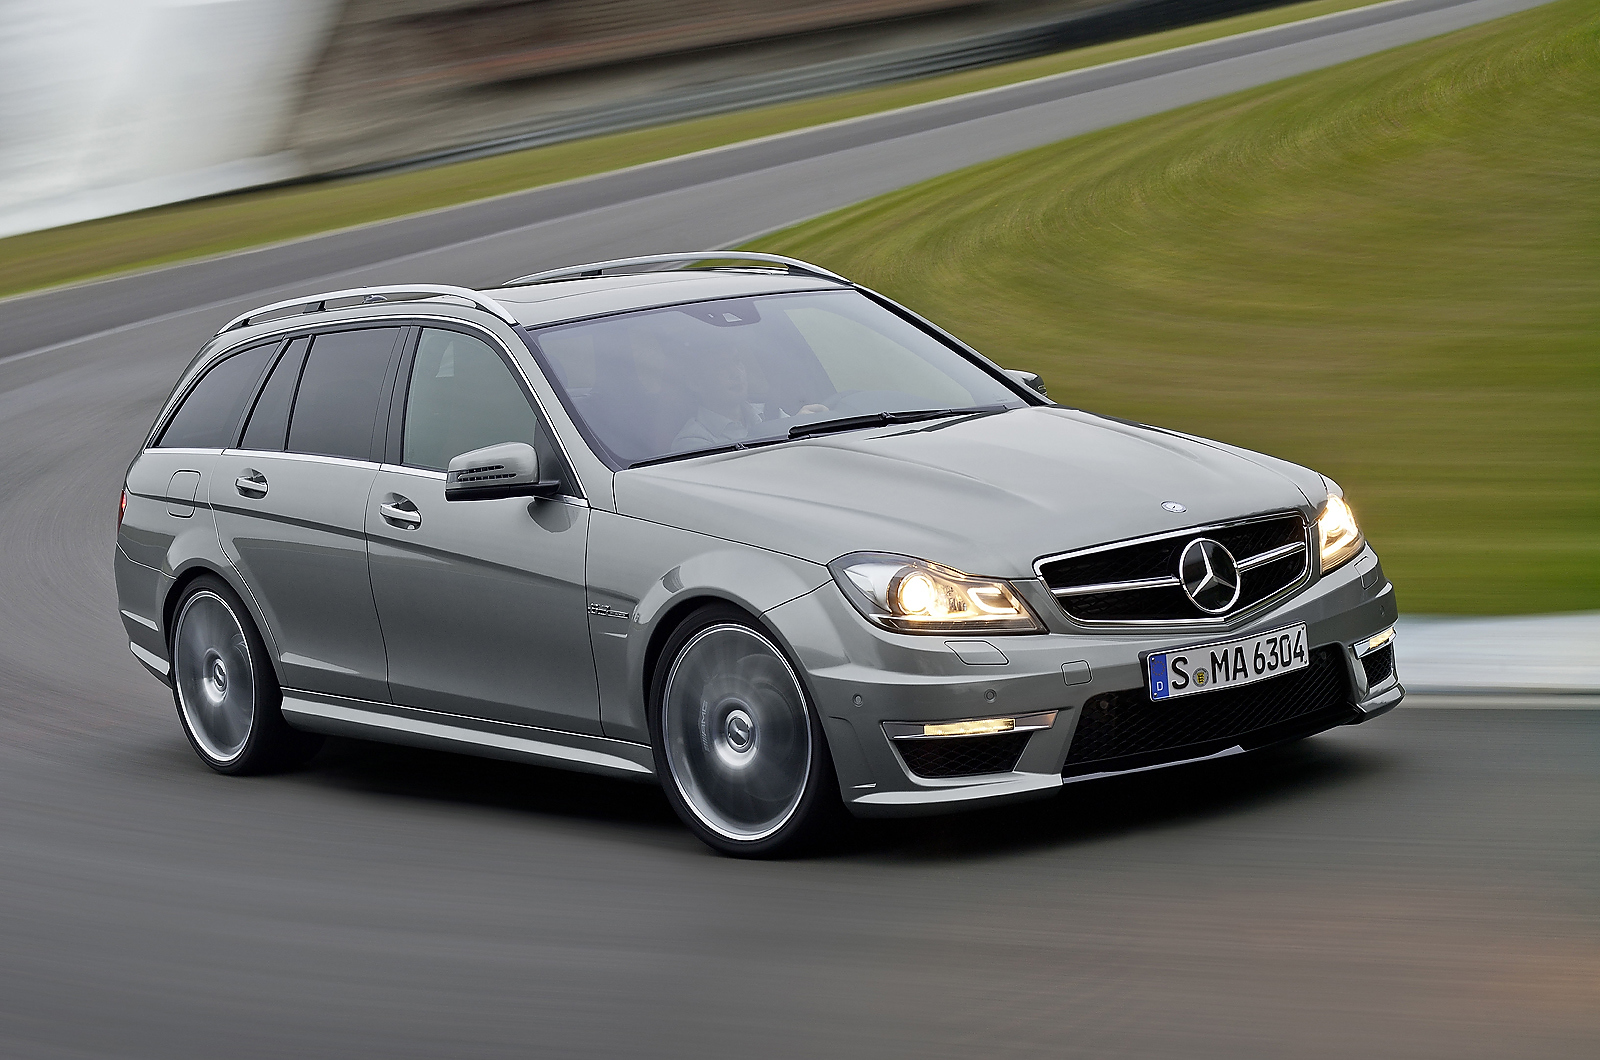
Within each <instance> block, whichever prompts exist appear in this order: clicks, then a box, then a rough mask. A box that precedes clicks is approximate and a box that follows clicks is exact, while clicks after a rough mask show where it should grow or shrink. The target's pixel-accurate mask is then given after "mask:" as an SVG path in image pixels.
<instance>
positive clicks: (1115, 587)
mask: <svg viewBox="0 0 1600 1060" xmlns="http://www.w3.org/2000/svg"><path fill="white" fill-rule="evenodd" d="M1177 584H1178V579H1177V578H1139V579H1137V580H1135V581H1131V582H1101V583H1100V584H1099V585H1074V586H1071V587H1069V588H1066V589H1051V590H1050V591H1051V592H1053V593H1055V594H1056V595H1057V596H1084V595H1086V594H1089V593H1121V592H1127V591H1128V590H1129V589H1165V588H1167V587H1169V586H1175V585H1177Z"/></svg>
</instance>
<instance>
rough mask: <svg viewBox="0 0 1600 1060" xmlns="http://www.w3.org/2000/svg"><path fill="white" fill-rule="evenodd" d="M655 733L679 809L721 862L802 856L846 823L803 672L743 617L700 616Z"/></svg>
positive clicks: (668, 682)
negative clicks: (722, 858) (726, 856)
mask: <svg viewBox="0 0 1600 1060" xmlns="http://www.w3.org/2000/svg"><path fill="white" fill-rule="evenodd" d="M650 731H651V736H652V740H651V742H652V743H653V744H654V748H655V761H656V773H657V775H658V776H660V778H661V785H662V787H663V788H664V789H665V790H666V792H667V798H668V800H669V801H670V802H671V803H672V808H673V809H674V810H676V811H677V814H678V816H679V817H680V818H682V820H683V823H684V824H686V825H688V826H689V829H690V831H692V832H694V833H695V835H697V836H699V837H700V839H701V840H702V841H704V842H705V843H706V845H708V846H710V847H711V848H712V849H713V850H716V851H718V852H719V853H723V854H729V855H732V856H734V857H747V858H769V857H784V856H790V855H793V854H798V853H803V852H805V851H808V850H811V849H814V848H815V847H816V846H818V845H819V844H820V843H821V842H822V841H823V840H825V839H826V838H828V837H829V836H830V835H831V834H832V833H833V831H834V828H835V826H836V825H837V823H838V822H839V820H840V819H841V818H842V817H843V816H844V806H843V803H842V801H841V800H840V798H839V784H838V780H837V779H836V776H835V774H834V770H833V758H832V756H831V755H830V754H829V752H828V744H827V740H826V739H825V737H824V736H823V732H822V725H821V723H820V722H819V721H818V718H817V713H816V710H815V709H814V708H813V707H812V706H811V703H810V698H809V697H808V696H807V695H806V690H805V685H804V683H803V682H802V681H801V680H800V676H799V671H798V670H797V669H796V668H795V667H794V665H793V664H792V663H791V662H790V661H789V659H788V657H787V656H786V655H785V654H784V652H783V649H782V648H781V647H780V646H779V645H778V644H777V643H775V642H774V641H773V640H772V638H771V637H770V636H768V635H767V634H766V633H765V632H763V631H762V630H761V629H760V628H759V627H758V626H757V625H756V624H755V623H754V622H753V621H752V620H751V618H750V616H749V615H747V614H746V613H745V612H744V611H742V610H740V609H738V608H736V607H733V606H731V605H726V604H720V605H712V606H709V607H704V608H701V609H700V610H698V611H696V612H694V613H693V614H692V615H690V616H689V617H688V618H687V619H686V620H685V621H684V622H683V623H681V624H680V625H679V626H678V628H677V629H675V630H674V631H673V633H672V635H671V636H670V637H669V638H668V639H667V643H666V645H665V646H664V647H663V649H662V652H661V657H660V661H659V662H658V664H657V666H656V669H655V673H654V675H653V676H652V679H651V684H650Z"/></svg>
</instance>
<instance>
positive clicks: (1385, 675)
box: [1361, 641, 1394, 688]
mask: <svg viewBox="0 0 1600 1060" xmlns="http://www.w3.org/2000/svg"><path fill="white" fill-rule="evenodd" d="M1361 668H1362V669H1363V670H1365V671H1367V687H1368V688H1377V687H1378V686H1379V685H1381V684H1383V683H1384V682H1385V681H1387V680H1389V678H1391V677H1393V676H1394V642H1393V641H1391V642H1390V643H1388V644H1385V645H1384V646H1383V647H1381V648H1379V649H1378V650H1377V651H1375V652H1371V653H1369V654H1367V655H1363V656H1362V657H1361Z"/></svg>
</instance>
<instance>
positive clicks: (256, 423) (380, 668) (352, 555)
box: [210, 328, 406, 702]
mask: <svg viewBox="0 0 1600 1060" xmlns="http://www.w3.org/2000/svg"><path fill="white" fill-rule="evenodd" d="M405 332H406V329H404V328H359V329H346V330H339V331H330V332H327V333H324V334H321V335H318V336H316V338H315V339H314V340H310V339H307V338H298V339H295V340H293V341H292V342H290V343H288V344H287V346H286V348H285V350H284V352H283V354H282V356H281V357H279V359H278V362H277V364H276V365H275V366H274V367H273V369H272V372H271V374H270V375H268V376H267V380H266V383H265V384H264V385H263V387H262V389H261V393H260V396H259V397H258V398H257V399H256V403H255V407H254V409H253V410H252V411H251V413H250V417H249V420H248V421H247V422H246V424H245V427H244V431H243V434H242V437H241V439H240V441H239V444H238V446H237V447H235V448H232V449H228V450H226V451H224V452H223V454H222V455H221V456H220V457H217V460H216V464H215V471H214V472H213V475H212V483H211V490H210V498H211V505H212V507H213V509H214V510H215V511H216V517H217V530H218V532H219V534H220V535H221V538H222V547H223V551H224V552H226V553H227V556H228V558H229V559H230V560H232V561H233V564H234V566H235V567H236V568H237V569H238V571H239V574H240V576H241V577H242V578H243V579H244V582H245V584H246V585H247V586H249V588H250V593H251V595H252V596H253V597H254V598H255V600H256V603H257V605H258V606H259V607H260V608H261V611H262V614H263V615H264V617H265V618H266V621H267V625H268V627H269V629H270V632H271V635H272V638H273V639H274V640H275V641H276V646H277V650H278V663H279V670H278V673H279V676H280V678H281V680H282V681H283V684H284V686H285V687H287V688H300V689H308V690H310V691H314V692H325V693H330V694H333V695H340V696H350V697H353V698H357V699H368V700H377V701H380V702H381V701H386V700H387V699H388V698H389V693H388V683H387V674H386V668H387V661H386V659H385V656H384V650H383V635H382V633H381V632H380V631H379V628H378V613H377V608H376V607H375V605H374V604H373V600H372V586H371V582H370V580H369V578H368V574H367V543H366V538H365V535H364V533H363V523H364V522H365V516H366V505H367V498H368V495H369V494H370V493H371V492H372V485H373V480H374V478H376V476H377V474H378V464H377V461H376V460H375V459H374V457H376V456H379V455H381V451H382V443H383V436H384V429H385V427H386V426H387V417H386V416H380V415H379V407H380V405H385V406H386V403H385V402H383V400H382V399H383V398H384V397H385V396H387V393H388V391H389V389H390V384H391V381H392V370H393V369H394V367H395V360H396V358H398V356H399V353H400V346H401V342H400V339H401V337H402V336H403V335H404V334H405Z"/></svg>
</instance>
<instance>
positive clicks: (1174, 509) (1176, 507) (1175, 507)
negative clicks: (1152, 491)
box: [1161, 501, 1189, 515]
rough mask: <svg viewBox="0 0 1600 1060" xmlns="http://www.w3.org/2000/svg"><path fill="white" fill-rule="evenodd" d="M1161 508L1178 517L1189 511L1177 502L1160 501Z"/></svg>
mask: <svg viewBox="0 0 1600 1060" xmlns="http://www.w3.org/2000/svg"><path fill="white" fill-rule="evenodd" d="M1161 507H1163V508H1165V509H1166V510H1167V511H1169V512H1171V513H1172V514H1174V515H1179V514H1181V513H1183V512H1186V511H1188V510H1189V509H1187V508H1185V507H1184V506H1183V505H1181V504H1179V503H1178V502H1177V501H1162V502H1161Z"/></svg>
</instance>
